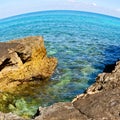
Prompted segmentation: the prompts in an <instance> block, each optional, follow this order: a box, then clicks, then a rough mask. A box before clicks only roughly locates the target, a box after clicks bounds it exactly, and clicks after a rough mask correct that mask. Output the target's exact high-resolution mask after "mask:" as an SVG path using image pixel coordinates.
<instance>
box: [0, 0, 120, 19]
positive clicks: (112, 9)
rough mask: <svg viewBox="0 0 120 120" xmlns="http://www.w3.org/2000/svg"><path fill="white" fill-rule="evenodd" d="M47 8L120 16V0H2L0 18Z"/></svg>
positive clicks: (0, 1) (0, 2)
mask: <svg viewBox="0 0 120 120" xmlns="http://www.w3.org/2000/svg"><path fill="white" fill-rule="evenodd" d="M46 10H78V11H87V12H95V13H102V14H106V15H111V16H115V17H119V18H120V0H0V19H1V18H6V17H10V16H14V15H19V14H24V13H30V12H35V11H46Z"/></svg>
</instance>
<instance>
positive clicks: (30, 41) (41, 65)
mask: <svg viewBox="0 0 120 120" xmlns="http://www.w3.org/2000/svg"><path fill="white" fill-rule="evenodd" d="M56 65H57V59H56V58H48V57H47V55H46V49H45V46H44V41H43V38H42V37H39V36H35V37H27V38H23V39H18V40H13V41H9V42H1V43H0V90H1V91H9V92H10V91H12V90H13V91H15V88H16V87H17V86H19V85H20V84H23V83H25V82H29V81H32V80H36V79H38V80H44V79H48V78H50V76H51V75H52V74H53V72H54V69H55V67H56ZM12 88H13V89H12Z"/></svg>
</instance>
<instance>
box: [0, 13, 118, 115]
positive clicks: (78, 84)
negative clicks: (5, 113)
mask: <svg viewBox="0 0 120 120" xmlns="http://www.w3.org/2000/svg"><path fill="white" fill-rule="evenodd" d="M35 35H40V36H43V37H44V40H45V46H46V48H47V52H48V56H55V57H56V58H58V61H59V62H58V66H57V69H56V71H55V74H54V75H53V76H52V78H51V80H50V81H47V82H44V83H41V84H42V85H40V86H37V87H34V88H31V89H32V90H31V92H32V91H33V92H34V93H33V94H32V93H31V94H32V95H27V97H26V96H25V93H24V92H23V95H22V96H20V98H19V100H16V101H17V102H18V103H19V102H20V101H22V102H23V101H24V102H23V103H24V104H25V105H24V106H25V109H26V111H25V110H24V111H22V110H21V109H19V108H18V109H17V110H18V111H19V112H21V113H20V114H23V113H25V112H26V114H27V112H28V111H30V109H31V110H32V109H33V111H34V109H37V108H38V106H40V105H41V106H47V105H50V104H53V103H55V102H59V101H69V100H71V99H72V98H74V97H75V96H76V95H77V94H80V93H82V92H83V91H84V90H85V89H86V88H87V87H89V86H90V85H91V84H92V83H93V82H94V81H95V78H96V76H97V74H98V73H100V72H102V71H103V69H104V67H105V65H106V64H111V63H114V62H115V61H116V60H118V59H119V58H120V19H119V18H115V17H110V16H105V15H100V14H94V13H87V12H78V11H46V12H36V13H30V14H24V15H18V16H15V17H10V18H7V19H1V20H0V41H8V40H11V39H16V38H22V37H26V36H35ZM26 91H27V90H26ZM28 104H29V105H28ZM31 106H32V107H31ZM33 106H34V107H33ZM10 109H11V108H10ZM13 111H15V112H16V110H13ZM29 114H30V115H31V114H32V113H29Z"/></svg>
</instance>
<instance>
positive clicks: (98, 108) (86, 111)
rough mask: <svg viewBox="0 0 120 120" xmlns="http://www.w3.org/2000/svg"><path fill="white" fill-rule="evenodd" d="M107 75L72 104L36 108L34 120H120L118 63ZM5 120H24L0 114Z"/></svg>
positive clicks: (8, 114) (102, 74) (119, 65)
mask: <svg viewBox="0 0 120 120" xmlns="http://www.w3.org/2000/svg"><path fill="white" fill-rule="evenodd" d="M114 67H115V69H113V70H112V72H109V73H107V72H106V73H105V72H103V73H101V74H99V75H98V77H97V78H96V82H95V83H94V84H93V85H91V86H90V87H89V88H88V89H87V90H86V91H85V92H84V93H83V94H80V95H78V96H77V97H76V98H74V99H73V101H72V102H59V103H55V104H53V105H51V106H49V107H44V108H42V107H39V109H38V111H37V112H36V114H35V116H34V120H118V119H119V118H120V102H119V99H120V61H118V62H116V64H115V66H114ZM0 117H1V118H2V117H4V118H5V120H11V119H13V118H15V120H25V119H23V118H21V117H18V116H16V115H14V114H12V113H7V114H5V113H0ZM1 120H2V119H1ZM31 120H33V119H31Z"/></svg>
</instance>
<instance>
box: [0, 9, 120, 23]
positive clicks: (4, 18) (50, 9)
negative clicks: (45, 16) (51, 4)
mask: <svg viewBox="0 0 120 120" xmlns="http://www.w3.org/2000/svg"><path fill="white" fill-rule="evenodd" d="M55 11H66V12H67V11H68V12H70V11H71V12H83V13H92V14H98V15H102V16H107V17H112V18H116V19H120V17H118V16H112V15H108V14H103V13H99V12H91V11H81V10H71V9H70V10H69V9H68V10H60V9H56V10H51V9H50V10H40V11H33V12H32V11H31V12H25V13H21V14H16V15H12V16H8V17H3V18H0V21H1V20H5V19H9V18H12V17H17V16H23V15H27V14H33V13H40V12H41V13H42V12H55Z"/></svg>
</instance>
